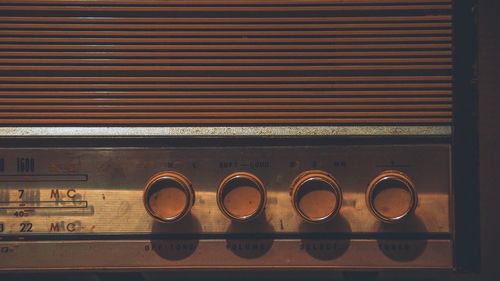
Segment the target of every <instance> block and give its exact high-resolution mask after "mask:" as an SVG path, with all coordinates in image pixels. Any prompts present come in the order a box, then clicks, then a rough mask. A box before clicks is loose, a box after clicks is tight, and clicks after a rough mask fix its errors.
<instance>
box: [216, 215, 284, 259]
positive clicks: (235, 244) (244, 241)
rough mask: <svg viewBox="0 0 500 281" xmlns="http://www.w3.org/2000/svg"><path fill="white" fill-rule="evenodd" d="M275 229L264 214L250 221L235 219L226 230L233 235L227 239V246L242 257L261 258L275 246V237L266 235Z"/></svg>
mask: <svg viewBox="0 0 500 281" xmlns="http://www.w3.org/2000/svg"><path fill="white" fill-rule="evenodd" d="M273 231H274V228H273V226H272V225H271V224H269V223H268V222H267V220H266V218H265V215H264V214H261V215H260V216H258V217H257V218H255V219H254V220H251V221H248V222H237V221H233V222H231V224H230V225H229V227H228V229H227V231H226V233H228V235H229V237H231V238H228V239H226V248H227V249H228V250H230V251H231V252H233V253H234V254H235V255H237V256H239V257H241V258H245V259H256V258H259V257H261V256H263V255H264V254H266V253H267V252H268V251H269V250H270V249H271V247H272V246H273V239H272V238H268V237H266V235H265V233H272V232H273ZM263 233H264V234H263Z"/></svg>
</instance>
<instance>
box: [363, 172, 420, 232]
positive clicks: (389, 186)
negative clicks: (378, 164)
mask: <svg viewBox="0 0 500 281" xmlns="http://www.w3.org/2000/svg"><path fill="white" fill-rule="evenodd" d="M417 201H418V198H417V192H416V191H415V185H414V184H413V182H412V181H411V179H410V178H409V177H408V176H407V175H406V174H404V173H402V172H400V171H394V170H389V171H384V172H382V173H381V174H380V175H378V176H377V177H375V178H374V179H373V180H372V181H371V183H370V184H369V185H368V190H367V192H366V203H367V205H368V208H369V209H370V211H371V212H372V213H373V214H374V215H375V216H376V217H377V218H378V219H379V220H381V221H382V222H388V223H393V222H399V221H402V220H404V219H405V218H407V217H409V216H410V215H412V214H413V212H414V211H415V208H416V207H417Z"/></svg>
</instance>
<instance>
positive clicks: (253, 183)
mask: <svg viewBox="0 0 500 281" xmlns="http://www.w3.org/2000/svg"><path fill="white" fill-rule="evenodd" d="M217 204H218V205H219V209H220V210H221V211H222V213H223V214H224V215H226V216H227V217H228V218H230V219H232V220H235V221H248V220H250V219H253V218H255V217H257V216H258V215H259V214H260V213H262V211H263V210H264V207H265V205H266V190H265V188H264V185H263V184H262V182H261V181H260V179H259V178H257V177H256V176H254V175H252V174H250V173H245V172H237V173H234V174H231V175H229V176H227V177H226V178H225V179H224V180H222V182H221V183H220V185H219V188H218V189H217Z"/></svg>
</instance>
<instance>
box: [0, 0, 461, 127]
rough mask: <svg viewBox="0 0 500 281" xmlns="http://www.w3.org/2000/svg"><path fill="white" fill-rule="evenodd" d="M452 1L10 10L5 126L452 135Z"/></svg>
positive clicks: (0, 114) (1, 18)
mask: <svg viewBox="0 0 500 281" xmlns="http://www.w3.org/2000/svg"><path fill="white" fill-rule="evenodd" d="M451 42H452V24H451V0H350V1H344V0H286V1H285V0H267V1H262V0H231V1H228V0H193V1H187V0H184V1H180V0H164V1H161V0H121V1H117V0H92V1H90V0H88V1H85V0H51V1H48V0H39V1H33V0H3V1H2V2H1V3H0V125H13V126H15V125H44V126H52V125H54V126H55V125H76V126H78V125H106V126H113V125H120V126H123V125H231V124H243V125H258V124H261V125H294V124H295V125H329V124H331V125H356V124H363V125H379V124H382V125H389V124H390V125H394V124H396V125H398V124H405V125H422V124H431V125H433V124H436V125H437V124H439V125H449V124H450V123H451V118H452V113H451V111H452V110H451V109H452V75H451V74H452V45H451Z"/></svg>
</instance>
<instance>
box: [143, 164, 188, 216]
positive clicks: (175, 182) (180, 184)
mask: <svg viewBox="0 0 500 281" xmlns="http://www.w3.org/2000/svg"><path fill="white" fill-rule="evenodd" d="M143 200H144V206H145V207H146V210H147V212H148V213H149V214H150V215H151V216H152V217H154V218H155V219H157V220H158V221H160V222H176V221H178V220H180V219H182V218H183V217H184V216H185V215H186V214H188V213H189V211H190V210H191V207H192V206H193V204H194V191H193V187H192V186H191V183H190V182H189V180H188V179H187V178H186V177H185V176H183V175H181V174H179V173H176V172H162V173H159V174H156V175H154V176H153V177H151V178H150V179H149V181H148V182H147V183H146V187H145V190H144V198H143Z"/></svg>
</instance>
